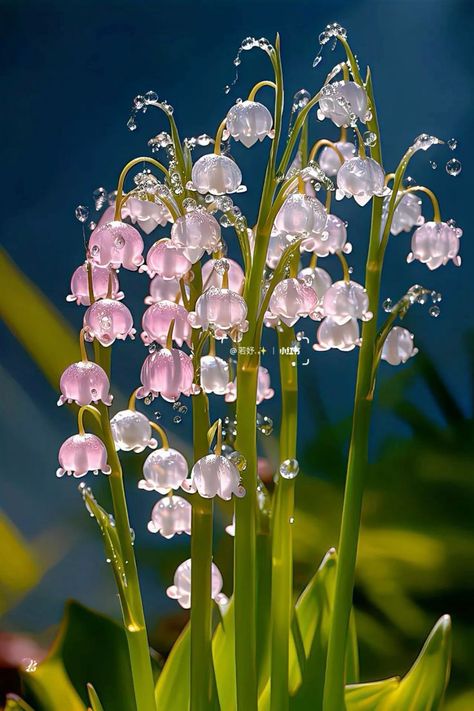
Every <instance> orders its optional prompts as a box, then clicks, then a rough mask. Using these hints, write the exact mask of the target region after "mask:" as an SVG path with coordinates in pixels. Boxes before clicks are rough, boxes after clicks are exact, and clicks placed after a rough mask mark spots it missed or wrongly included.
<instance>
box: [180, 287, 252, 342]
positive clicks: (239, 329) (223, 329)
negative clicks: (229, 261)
mask: <svg viewBox="0 0 474 711" xmlns="http://www.w3.org/2000/svg"><path fill="white" fill-rule="evenodd" d="M195 309H196V310H195V311H191V312H190V314H189V316H188V318H189V323H190V324H191V326H192V327H193V328H202V329H204V330H206V329H208V328H209V329H210V330H211V331H212V332H213V334H214V336H215V338H217V339H219V340H221V339H224V338H226V337H227V336H230V337H231V338H232V340H234V341H239V340H240V339H241V338H242V333H245V332H246V331H247V330H248V327H249V322H248V321H247V319H246V316H247V304H246V303H245V301H244V299H243V298H242V297H241V296H239V294H236V293H235V291H231V290H230V289H219V288H217V287H215V286H211V287H210V288H209V289H207V291H205V292H204V293H203V294H201V296H200V297H199V298H198V300H197V301H196V306H195Z"/></svg>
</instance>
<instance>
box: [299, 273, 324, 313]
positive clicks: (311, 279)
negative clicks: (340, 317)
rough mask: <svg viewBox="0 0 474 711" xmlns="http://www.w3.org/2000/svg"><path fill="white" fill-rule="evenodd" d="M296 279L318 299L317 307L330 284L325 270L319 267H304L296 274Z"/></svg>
mask: <svg viewBox="0 0 474 711" xmlns="http://www.w3.org/2000/svg"><path fill="white" fill-rule="evenodd" d="M298 279H300V280H301V281H303V282H304V283H305V284H306V286H310V287H311V288H312V289H313V291H314V293H315V294H316V297H317V299H318V305H319V304H320V303H321V302H322V299H323V296H324V294H325V293H326V291H327V290H328V289H329V287H330V286H331V284H332V279H331V277H330V276H329V274H328V273H327V271H326V270H325V269H321V268H320V267H305V268H304V269H301V271H300V272H299V274H298Z"/></svg>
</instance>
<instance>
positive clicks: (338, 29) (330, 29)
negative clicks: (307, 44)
mask: <svg viewBox="0 0 474 711" xmlns="http://www.w3.org/2000/svg"><path fill="white" fill-rule="evenodd" d="M338 37H342V38H343V39H346V38H347V30H346V29H345V27H342V25H340V24H339V23H338V22H331V23H330V24H329V25H326V28H325V29H324V30H323V31H322V32H321V34H320V35H319V37H318V42H319V44H320V49H319V52H318V53H317V55H316V56H315V58H314V59H313V67H317V66H318V64H319V63H320V62H321V60H322V58H323V57H322V52H323V47H324V46H325V45H326V44H327V43H328V42H329V41H330V40H331V39H332V40H333V42H332V45H331V49H332V50H334V49H335V48H336V44H337V38H338Z"/></svg>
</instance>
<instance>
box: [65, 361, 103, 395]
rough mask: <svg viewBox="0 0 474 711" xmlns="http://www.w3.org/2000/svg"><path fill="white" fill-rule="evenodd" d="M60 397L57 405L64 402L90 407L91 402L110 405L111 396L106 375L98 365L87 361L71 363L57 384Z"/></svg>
mask: <svg viewBox="0 0 474 711" xmlns="http://www.w3.org/2000/svg"><path fill="white" fill-rule="evenodd" d="M59 388H60V390H61V397H60V398H59V400H58V405H64V403H66V402H75V403H76V404H77V405H81V406H82V405H90V404H91V402H94V403H95V402H99V400H102V402H103V403H104V404H105V405H111V404H112V399H113V398H112V395H110V393H109V389H110V383H109V379H108V377H107V373H106V372H105V370H103V368H101V367H100V365H97V363H93V362H92V361H89V360H81V361H79V362H78V363H72V364H71V365H70V366H68V367H67V368H66V370H65V371H64V373H63V374H62V375H61V380H60V382H59Z"/></svg>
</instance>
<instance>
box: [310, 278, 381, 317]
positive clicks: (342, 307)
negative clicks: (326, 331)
mask: <svg viewBox="0 0 474 711" xmlns="http://www.w3.org/2000/svg"><path fill="white" fill-rule="evenodd" d="M322 306H323V309H324V313H325V314H326V315H327V316H331V317H332V318H333V319H334V321H335V322H336V323H338V324H343V323H346V321H349V320H350V319H352V318H360V319H361V320H362V321H370V319H371V318H372V316H373V314H372V312H371V311H369V310H368V309H369V297H368V295H367V291H366V289H364V287H363V286H362V285H361V284H358V283H357V282H356V281H344V280H341V281H335V282H334V284H331V286H330V287H329V289H327V291H326V293H325V294H324V297H323V304H322Z"/></svg>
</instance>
